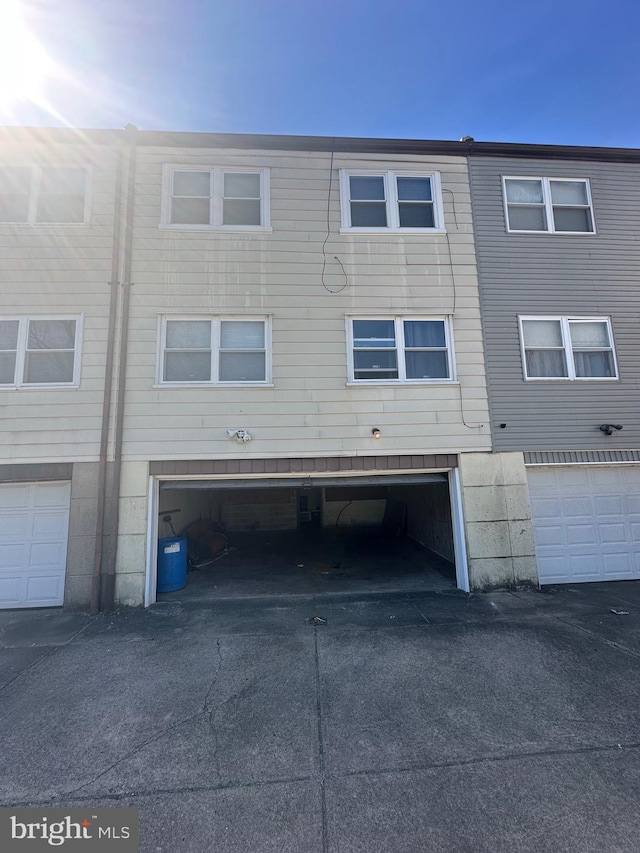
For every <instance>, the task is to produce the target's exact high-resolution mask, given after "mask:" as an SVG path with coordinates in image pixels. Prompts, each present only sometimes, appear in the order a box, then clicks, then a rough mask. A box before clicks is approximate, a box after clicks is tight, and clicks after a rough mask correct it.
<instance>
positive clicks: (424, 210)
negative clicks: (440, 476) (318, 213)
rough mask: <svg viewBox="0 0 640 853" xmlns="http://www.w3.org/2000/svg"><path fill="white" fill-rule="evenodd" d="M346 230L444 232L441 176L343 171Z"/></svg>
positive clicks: (343, 222)
mask: <svg viewBox="0 0 640 853" xmlns="http://www.w3.org/2000/svg"><path fill="white" fill-rule="evenodd" d="M340 201H341V206H342V231H358V232H365V233H366V232H374V233H375V232H380V231H385V232H389V231H391V232H398V233H420V234H421V233H424V232H425V231H435V232H442V231H443V230H444V223H443V216H442V203H441V198H440V176H439V174H438V173H437V172H432V173H431V174H411V173H403V172H349V171H346V170H341V172H340Z"/></svg>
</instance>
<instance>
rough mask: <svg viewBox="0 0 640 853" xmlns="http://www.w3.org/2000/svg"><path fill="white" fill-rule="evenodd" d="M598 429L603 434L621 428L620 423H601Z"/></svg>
mask: <svg viewBox="0 0 640 853" xmlns="http://www.w3.org/2000/svg"><path fill="white" fill-rule="evenodd" d="M598 429H599V430H600V432H603V433H604V434H605V435H613V431H614V429H622V424H602V426H599V427H598Z"/></svg>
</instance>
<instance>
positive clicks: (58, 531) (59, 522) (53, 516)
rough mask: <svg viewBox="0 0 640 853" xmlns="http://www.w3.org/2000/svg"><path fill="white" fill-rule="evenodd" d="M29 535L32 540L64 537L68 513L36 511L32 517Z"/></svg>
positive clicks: (62, 511)
mask: <svg viewBox="0 0 640 853" xmlns="http://www.w3.org/2000/svg"><path fill="white" fill-rule="evenodd" d="M32 518H33V524H32V528H31V535H32V537H33V538H34V539H59V538H61V537H63V536H64V535H65V530H66V529H67V527H68V524H69V515H68V512H65V511H64V510H57V511H56V512H42V511H41V510H36V511H35V512H34V514H33V516H32Z"/></svg>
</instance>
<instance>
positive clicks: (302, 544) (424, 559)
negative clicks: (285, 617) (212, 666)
mask: <svg viewBox="0 0 640 853" xmlns="http://www.w3.org/2000/svg"><path fill="white" fill-rule="evenodd" d="M157 519H158V527H157V535H158V536H159V537H161V538H164V537H170V536H172V535H173V534H174V533H175V534H176V535H178V536H181V535H182V536H185V537H187V538H188V537H189V534H190V529H192V528H193V526H194V525H195V527H196V528H198V529H199V530H202V531H203V533H205V534H206V533H207V528H208V532H209V534H210V535H211V536H212V537H213V535H214V534H215V533H218V532H221V533H223V534H224V536H226V538H227V547H226V548H224V549H223V548H220V546H219V545H216V548H217V549H218V552H220V551H223V552H224V553H222V554H221V556H217V554H213V553H212V554H209V555H206V554H205V555H204V558H203V554H202V553H201V551H200V549H198V548H195V549H194V548H190V549H189V550H191V551H193V552H194V553H195V559H193V560H191V562H192V563H196V564H197V563H198V562H200V563H201V565H200V566H198V565H192V566H191V569H192V571H189V574H188V578H187V587H186V589H185V590H183V591H180V592H175V593H173V592H172V593H169V594H168V595H169V596H172V597H175V598H180V599H184V598H189V597H195V598H198V597H204V598H207V597H211V598H216V597H220V598H222V597H242V596H243V595H261V596H262V595H275V596H277V595H287V594H298V595H305V594H308V595H316V594H322V593H324V592H337V593H358V592H383V591H401V590H406V591H409V590H412V589H413V590H425V589H431V590H433V589H452V588H455V587H456V568H455V546H454V540H455V537H454V524H453V521H452V503H451V497H450V489H449V478H448V475H447V474H446V473H441V472H434V473H422V474H408V475H401V474H399V475H370V476H369V475H367V476H359V477H339V476H338V477H313V478H304V477H299V478H298V477H296V478H291V477H288V478H277V477H275V478H271V479H264V480H255V479H236V480H207V479H191V480H189V479H177V480H165V481H162V482H161V483H160V484H159V494H158V509H157ZM207 557H209V559H207Z"/></svg>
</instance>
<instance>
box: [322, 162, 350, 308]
mask: <svg viewBox="0 0 640 853" xmlns="http://www.w3.org/2000/svg"><path fill="white" fill-rule="evenodd" d="M334 154H335V152H334V151H332V152H331V162H330V163H329V192H328V193H327V234H326V236H325V238H324V242H323V244H322V273H321V274H320V280H321V281H322V286H323V287H324V289H325V290H326V291H327V292H328V293H342V291H343V290H344V289H345V287H347V285H348V284H349V277H348V276H347V272H346V270H345V268H344V264H343V263H342V261H341V260H340V258H339V257H338V256H337V255H334V256H333V260H334V261H337V262H338V263H339V264H340V268H341V270H342V275H343V276H344V284H343V285H342V286H341V287H338V288H337V289H336V290H334V289H333V288H331V287H328V286H327V283H326V281H325V273H326V270H327V243H328V241H329V237H330V236H331V188H332V186H333V157H334Z"/></svg>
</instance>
